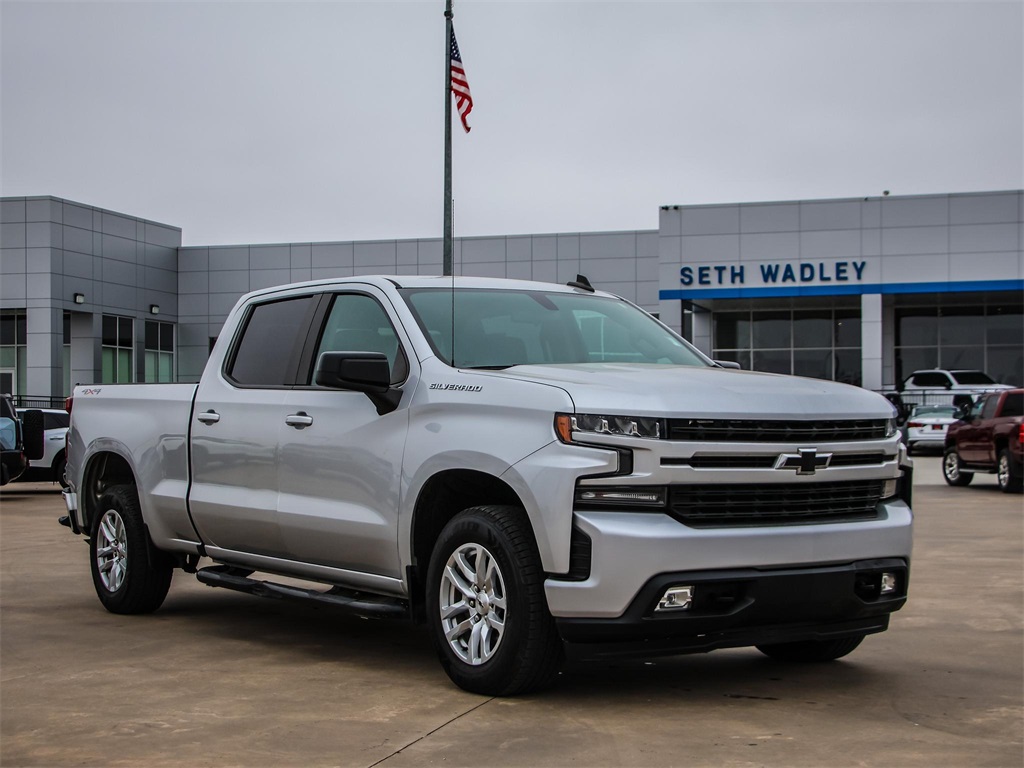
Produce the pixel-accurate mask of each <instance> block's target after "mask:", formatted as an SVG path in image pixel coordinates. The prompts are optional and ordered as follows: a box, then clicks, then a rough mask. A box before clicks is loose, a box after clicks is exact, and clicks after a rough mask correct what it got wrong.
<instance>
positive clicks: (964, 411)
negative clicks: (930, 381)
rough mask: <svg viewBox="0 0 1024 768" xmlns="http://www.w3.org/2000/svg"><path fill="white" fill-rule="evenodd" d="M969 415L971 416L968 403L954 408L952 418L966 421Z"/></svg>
mask: <svg viewBox="0 0 1024 768" xmlns="http://www.w3.org/2000/svg"><path fill="white" fill-rule="evenodd" d="M970 415H971V404H970V403H960V404H959V405H958V406H957V407H956V410H955V411H954V412H953V418H955V419H959V420H960V421H963V420H964V419H966V418H967V417H968V416H970Z"/></svg>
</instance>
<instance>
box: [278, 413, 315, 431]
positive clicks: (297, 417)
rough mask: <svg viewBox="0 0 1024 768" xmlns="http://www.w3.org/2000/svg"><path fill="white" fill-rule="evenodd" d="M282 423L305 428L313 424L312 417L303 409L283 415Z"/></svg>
mask: <svg viewBox="0 0 1024 768" xmlns="http://www.w3.org/2000/svg"><path fill="white" fill-rule="evenodd" d="M284 423H285V424H287V425H288V426H289V427H295V428H296V429H305V428H306V427H311V426H313V417H312V416H310V415H308V414H307V413H306V412H305V411H299V412H298V413H290V414H288V415H287V416H285V417H284Z"/></svg>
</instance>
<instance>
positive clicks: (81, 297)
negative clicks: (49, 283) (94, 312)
mask: <svg viewBox="0 0 1024 768" xmlns="http://www.w3.org/2000/svg"><path fill="white" fill-rule="evenodd" d="M74 299H75V304H85V294H84V293H76V294H75V296H74Z"/></svg>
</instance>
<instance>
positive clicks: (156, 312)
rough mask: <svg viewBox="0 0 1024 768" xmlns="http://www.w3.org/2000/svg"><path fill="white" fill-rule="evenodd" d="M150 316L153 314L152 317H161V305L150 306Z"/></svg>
mask: <svg viewBox="0 0 1024 768" xmlns="http://www.w3.org/2000/svg"><path fill="white" fill-rule="evenodd" d="M149 314H151V315H159V314H160V305H159V304H150V305H149Z"/></svg>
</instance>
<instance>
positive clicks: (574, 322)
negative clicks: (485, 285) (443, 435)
mask: <svg viewBox="0 0 1024 768" xmlns="http://www.w3.org/2000/svg"><path fill="white" fill-rule="evenodd" d="M401 293H402V295H403V297H404V298H405V300H406V303H408V305H409V306H410V307H411V309H412V311H413V314H414V315H415V316H416V320H417V322H418V323H419V325H420V328H421V330H422V331H423V333H424V335H425V336H426V337H427V338H428V339H430V343H431V346H432V347H433V348H434V352H435V353H437V356H438V357H439V358H441V359H442V360H444V361H445V362H446V363H448V364H449V365H452V366H454V367H457V368H508V367H510V366H513V365H558V364H564V363H649V364H653V365H692V366H707V365H709V363H708V362H707V361H706V360H705V358H703V357H702V356H701V355H700V353H699V352H697V351H696V350H694V349H693V348H691V347H690V346H689V345H688V344H687V343H686V342H685V341H683V340H682V339H681V338H679V337H678V336H676V335H675V334H674V333H672V332H671V331H669V330H668V329H666V328H665V327H664V326H662V325H661V324H660V323H659V322H657V321H656V320H655V319H654V318H652V317H651V316H650V315H648V314H646V313H645V312H643V311H642V310H640V309H637V308H636V307H634V306H633V305H631V304H629V303H628V302H625V301H623V300H621V299H614V298H607V297H603V296H593V295H590V294H587V295H581V294H576V293H559V292H550V293H549V292H546V291H526V290H523V291H510V290H507V289H501V290H493V289H482V288H460V289H456V290H455V291H454V292H453V291H452V290H451V289H450V288H406V289H403V290H402V291H401ZM453 297H454V301H455V307H454V310H455V311H454V313H453V312H452V299H453ZM453 330H454V339H453V338H452V333H453Z"/></svg>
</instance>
